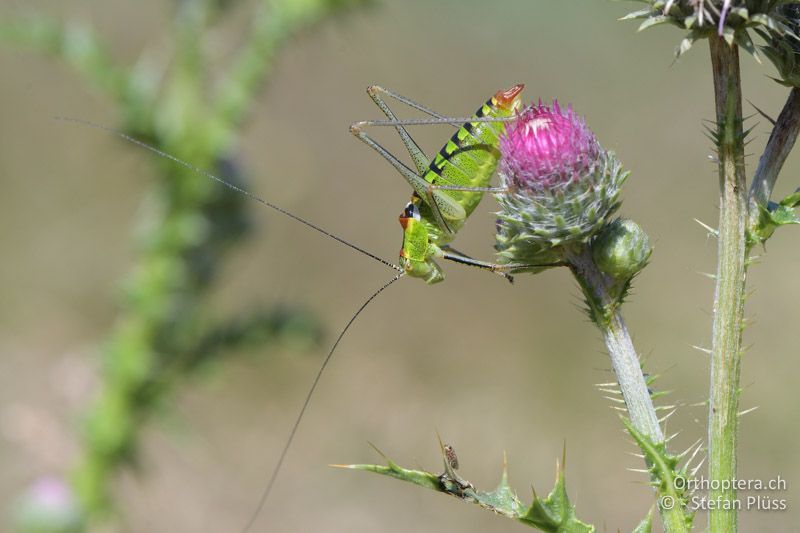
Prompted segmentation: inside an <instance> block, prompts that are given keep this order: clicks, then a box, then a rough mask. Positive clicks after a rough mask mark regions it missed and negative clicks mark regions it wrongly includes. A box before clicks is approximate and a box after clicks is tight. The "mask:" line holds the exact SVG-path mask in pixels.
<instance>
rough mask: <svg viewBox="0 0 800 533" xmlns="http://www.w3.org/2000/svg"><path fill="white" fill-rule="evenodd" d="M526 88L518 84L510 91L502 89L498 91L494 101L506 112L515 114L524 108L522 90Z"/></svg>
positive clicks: (522, 84)
mask: <svg viewBox="0 0 800 533" xmlns="http://www.w3.org/2000/svg"><path fill="white" fill-rule="evenodd" d="M524 88H525V84H524V83H518V84H516V85H514V86H513V87H511V88H510V89H506V90H505V91H504V90H503V89H500V90H499V91H497V92H496V93H495V94H494V96H493V97H492V99H493V100H494V102H495V104H496V105H497V107H498V108H500V109H503V110H505V111H509V112H514V111H517V110H518V109H520V108H521V107H522V96H521V94H522V89H524Z"/></svg>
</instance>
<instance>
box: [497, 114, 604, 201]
mask: <svg viewBox="0 0 800 533" xmlns="http://www.w3.org/2000/svg"><path fill="white" fill-rule="evenodd" d="M500 152H501V153H502V154H503V159H502V160H501V161H500V168H501V172H503V173H504V174H505V175H507V176H510V177H511V180H512V182H513V184H514V186H515V187H518V188H531V189H538V190H544V189H549V188H552V187H553V186H556V185H561V184H565V183H568V182H570V181H571V180H573V179H576V177H577V176H579V175H580V174H581V173H583V172H585V171H586V170H587V169H588V168H589V167H590V166H591V165H592V163H593V161H595V160H596V159H597V157H598V156H599V154H600V145H599V144H598V142H597V139H596V138H595V136H594V134H593V133H592V131H591V130H590V129H589V128H588V127H587V126H586V123H585V122H584V121H583V120H582V119H581V118H580V117H578V116H576V115H575V113H574V112H573V111H572V107H571V106H570V107H567V109H566V110H562V109H561V107H560V106H559V105H558V101H554V102H553V105H552V106H547V105H544V104H543V103H542V102H541V100H540V101H539V103H538V104H537V105H532V106H530V107H528V108H527V109H526V110H525V111H524V112H523V113H522V114H521V115H520V117H519V120H518V121H517V122H515V123H514V124H512V125H510V126H509V127H508V128H507V129H506V133H505V135H504V136H503V137H502V138H501V139H500Z"/></svg>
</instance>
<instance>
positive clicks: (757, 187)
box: [749, 87, 800, 228]
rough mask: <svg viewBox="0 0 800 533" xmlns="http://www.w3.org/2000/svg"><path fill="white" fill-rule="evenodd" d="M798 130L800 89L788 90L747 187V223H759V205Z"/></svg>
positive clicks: (769, 192)
mask: <svg viewBox="0 0 800 533" xmlns="http://www.w3.org/2000/svg"><path fill="white" fill-rule="evenodd" d="M799 132H800V89H798V88H797V87H795V88H793V89H792V90H791V91H790V92H789V97H788V98H787V99H786V104H784V106H783V110H782V111H781V114H780V115H779V116H778V120H777V121H776V122H775V125H774V126H773V128H772V133H770V136H769V141H767V146H766V148H765V149H764V153H763V154H762V155H761V159H759V161H758V168H757V169H756V173H755V175H754V176H753V184H752V185H751V186H750V207H749V209H750V226H751V228H752V227H754V226H755V225H756V224H758V218H759V217H758V215H759V206H764V207H766V206H767V204H768V203H769V198H770V196H772V189H773V188H774V187H775V182H776V181H777V179H778V174H780V171H781V169H782V168H783V164H784V162H786V158H787V157H788V156H789V152H791V151H792V148H793V147H794V143H795V141H797V134H798V133H799Z"/></svg>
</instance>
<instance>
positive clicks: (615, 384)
mask: <svg viewBox="0 0 800 533" xmlns="http://www.w3.org/2000/svg"><path fill="white" fill-rule="evenodd" d="M603 372H606V369H604V370H603ZM618 385H619V384H618V383H617V382H616V381H609V382H608V383H595V385H594V386H595V387H615V386H618Z"/></svg>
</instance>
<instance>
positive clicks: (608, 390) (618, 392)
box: [597, 387, 622, 394]
mask: <svg viewBox="0 0 800 533" xmlns="http://www.w3.org/2000/svg"><path fill="white" fill-rule="evenodd" d="M597 390H599V391H600V392H605V393H608V394H622V391H620V390H619V389H606V388H600V387H597Z"/></svg>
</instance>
